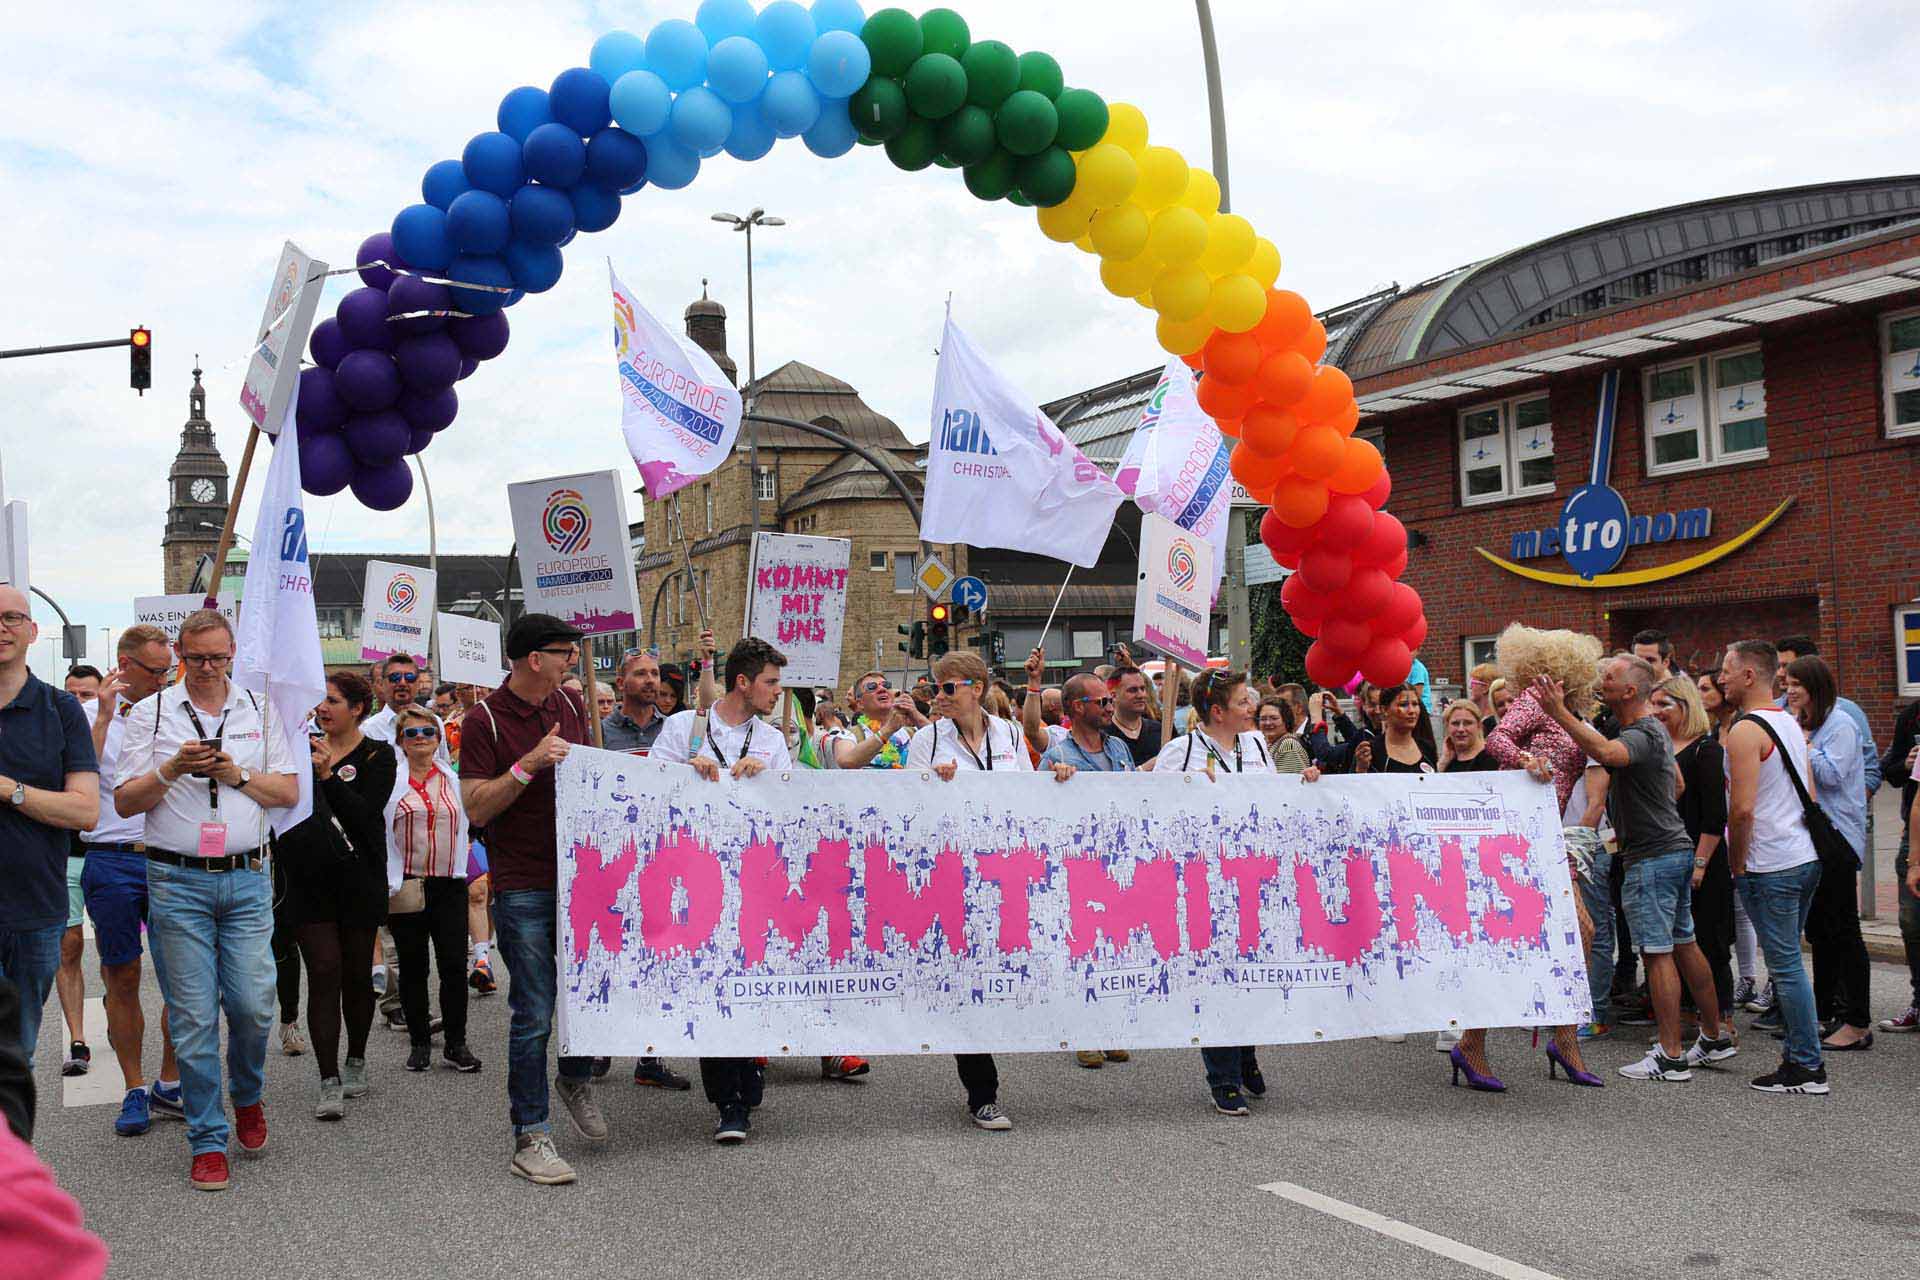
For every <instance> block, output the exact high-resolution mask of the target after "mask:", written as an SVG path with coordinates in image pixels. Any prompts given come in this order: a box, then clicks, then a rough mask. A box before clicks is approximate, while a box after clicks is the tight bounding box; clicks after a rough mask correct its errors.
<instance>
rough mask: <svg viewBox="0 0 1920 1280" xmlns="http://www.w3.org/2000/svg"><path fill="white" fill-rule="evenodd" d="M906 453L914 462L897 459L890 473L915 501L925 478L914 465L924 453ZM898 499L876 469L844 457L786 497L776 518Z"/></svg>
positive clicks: (854, 457)
mask: <svg viewBox="0 0 1920 1280" xmlns="http://www.w3.org/2000/svg"><path fill="white" fill-rule="evenodd" d="M909 452H910V453H912V454H913V455H915V457H914V459H913V460H909V459H904V458H903V459H899V460H898V462H897V465H896V466H895V467H894V471H895V473H896V474H897V475H899V477H900V478H901V479H902V480H904V481H905V482H906V485H907V488H908V489H910V490H912V492H913V494H914V496H915V497H918V496H920V495H921V494H922V493H924V492H925V491H926V475H925V473H924V472H922V471H921V470H920V468H919V467H918V466H917V465H916V462H917V459H918V456H919V455H923V454H924V453H925V450H924V449H917V450H910V451H909ZM898 496H899V495H898V493H897V491H896V490H895V489H894V487H893V484H892V482H890V481H889V480H888V479H887V478H886V477H885V476H883V475H881V474H880V470H879V468H877V467H875V466H874V465H873V464H872V463H871V462H868V461H867V460H866V459H865V458H863V457H861V456H860V455H859V454H857V453H847V454H842V455H841V456H840V457H839V458H837V459H835V460H834V461H833V462H831V463H829V464H828V465H826V466H824V467H822V468H820V470H818V471H816V472H814V473H813V474H812V475H811V476H809V477H808V478H807V482H806V483H805V484H804V485H802V486H800V488H799V489H797V490H796V491H794V492H793V493H791V494H789V495H788V496H787V500H786V501H785V502H782V503H781V504H780V516H781V518H782V519H785V518H786V517H787V516H790V515H793V514H795V513H796V512H800V511H804V510H806V509H807V508H809V507H813V506H818V505H819V504H820V503H823V502H841V501H849V500H851V501H862V500H880V501H888V500H892V499H895V498H897V497H898Z"/></svg>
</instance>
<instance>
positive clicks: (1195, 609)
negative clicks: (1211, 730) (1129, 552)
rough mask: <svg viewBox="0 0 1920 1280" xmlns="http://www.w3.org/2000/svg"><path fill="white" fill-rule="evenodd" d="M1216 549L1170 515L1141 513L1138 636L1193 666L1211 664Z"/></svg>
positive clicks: (1135, 602)
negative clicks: (1209, 646)
mask: <svg viewBox="0 0 1920 1280" xmlns="http://www.w3.org/2000/svg"><path fill="white" fill-rule="evenodd" d="M1214 582H1215V578H1214V572H1213V548H1212V547H1211V546H1209V545H1208V544H1207V540H1206V539H1205V538H1203V537H1201V536H1199V535H1198V534H1195V533H1190V532H1188V531H1187V530H1185V529H1182V528H1181V527H1180V526H1179V525H1177V524H1175V523H1174V522H1173V521H1171V520H1169V519H1167V518H1166V517H1165V516H1158V515H1151V514H1149V515H1143V516H1141V517H1140V581H1139V586H1138V588H1137V589H1136V590H1135V592H1134V597H1133V638H1134V641H1135V642H1136V643H1138V644H1142V645H1145V646H1146V647H1147V648H1149V649H1151V650H1153V651H1154V652H1155V653H1162V654H1165V655H1166V656H1167V657H1169V658H1172V659H1173V660H1174V661H1175V662H1180V663H1184V664H1185V665H1187V666H1189V667H1204V666H1206V665H1207V632H1208V626H1207V619H1208V616H1209V615H1210V614H1211V613H1212V611H1213V584H1214Z"/></svg>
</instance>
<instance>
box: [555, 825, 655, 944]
mask: <svg viewBox="0 0 1920 1280" xmlns="http://www.w3.org/2000/svg"><path fill="white" fill-rule="evenodd" d="M573 860H574V868H575V869H574V873H573V896H572V897H571V898H569V899H568V901H567V921H568V923H569V924H570V925H571V926H572V928H573V959H574V962H575V963H576V964H580V963H584V962H585V961H586V958H587V955H588V953H589V952H590V951H591V950H592V948H593V935H594V931H595V930H598V931H599V933H600V949H601V950H602V951H604V952H606V953H607V954H608V955H610V956H617V955H619V954H620V933H621V929H622V927H623V926H624V925H625V924H626V915H625V914H624V913H623V912H622V911H621V910H620V908H619V907H618V906H617V905H616V903H617V902H618V900H619V897H620V893H621V891H622V890H623V889H625V888H626V887H627V880H628V878H629V877H631V876H632V875H633V868H634V864H635V863H637V862H639V861H640V846H639V844H638V843H637V842H636V841H635V840H633V839H632V837H629V838H628V839H627V841H626V843H624V844H623V845H622V846H621V848H620V854H619V856H618V857H615V858H613V859H611V860H607V859H605V858H603V857H602V855H601V853H600V848H599V846H598V845H595V844H594V843H593V842H592V841H587V842H586V843H584V844H576V845H574V846H573Z"/></svg>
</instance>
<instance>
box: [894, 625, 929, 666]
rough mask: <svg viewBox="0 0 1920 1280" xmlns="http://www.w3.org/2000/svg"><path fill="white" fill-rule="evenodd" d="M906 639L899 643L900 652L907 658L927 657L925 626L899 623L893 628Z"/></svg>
mask: <svg viewBox="0 0 1920 1280" xmlns="http://www.w3.org/2000/svg"><path fill="white" fill-rule="evenodd" d="M894 630H895V631H898V632H899V633H900V634H901V635H903V636H905V637H906V639H905V640H902V641H901V642H900V651H901V652H902V653H904V654H906V655H907V656H908V657H909V658H914V659H919V658H924V657H926V656H927V624H926V623H924V622H916V623H914V624H913V625H912V626H908V625H906V624H905V623H901V624H900V625H899V626H897V627H895V628H894Z"/></svg>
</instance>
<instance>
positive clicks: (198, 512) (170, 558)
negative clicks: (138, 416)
mask: <svg viewBox="0 0 1920 1280" xmlns="http://www.w3.org/2000/svg"><path fill="white" fill-rule="evenodd" d="M226 518H227V464H226V463H225V462H223V461H221V459H220V447H219V446H218V445H217V444H215V443H214V440H213V424H212V423H211V422H208V421H207V391H206V388H205V387H203V386H201V385H200V368H199V360H198V359H197V358H196V359H195V361H194V370H193V390H192V391H190V392H188V393H187V423H186V425H185V426H184V427H182V428H181V429H180V452H179V453H177V454H175V455H174V459H173V466H172V467H171V468H169V469H168V471H167V530H166V532H165V533H163V534H162V535H161V536H160V548H161V560H162V564H163V581H164V582H165V590H166V592H167V593H168V594H169V595H175V594H179V593H181V592H184V591H187V590H190V589H191V587H192V583H193V571H194V567H195V566H196V565H198V564H199V562H200V557H201V556H203V555H212V554H213V553H214V551H215V550H216V549H217V548H218V547H219V545H220V526H221V524H222V523H223V522H224V521H225V520H226ZM208 526H211V527H210V528H209V527H208Z"/></svg>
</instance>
